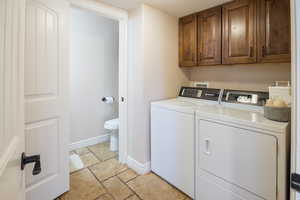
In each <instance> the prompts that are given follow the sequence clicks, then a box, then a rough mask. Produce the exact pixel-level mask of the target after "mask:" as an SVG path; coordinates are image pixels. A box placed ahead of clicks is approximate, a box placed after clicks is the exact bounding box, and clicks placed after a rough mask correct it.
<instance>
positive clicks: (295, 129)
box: [290, 0, 300, 200]
mask: <svg viewBox="0 0 300 200" xmlns="http://www.w3.org/2000/svg"><path fill="white" fill-rule="evenodd" d="M290 2H291V30H292V31H291V61H292V71H291V76H292V77H291V80H292V108H293V109H292V120H291V173H294V172H297V171H298V173H299V167H300V166H299V161H300V160H299V158H300V148H299V147H300V146H299V145H300V144H299V142H300V141H299V136H300V126H299V122H298V121H299V120H300V98H299V97H298V96H299V95H300V81H299V79H300V70H299V67H300V66H299V64H300V49H299V48H300V20H299V17H300V14H299V12H300V3H299V2H297V0H291V1H290ZM297 163H298V166H297ZM290 191H291V192H290V194H291V195H290V199H291V200H296V198H297V197H298V198H299V195H297V192H295V190H293V189H291V190H290Z"/></svg>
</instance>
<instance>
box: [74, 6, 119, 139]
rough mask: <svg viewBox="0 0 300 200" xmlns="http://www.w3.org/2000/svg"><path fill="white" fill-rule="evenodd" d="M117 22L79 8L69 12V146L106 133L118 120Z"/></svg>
mask: <svg viewBox="0 0 300 200" xmlns="http://www.w3.org/2000/svg"><path fill="white" fill-rule="evenodd" d="M118 38H119V33H118V22H117V21H113V20H110V19H107V18H104V17H101V16H98V15H97V14H95V13H93V12H88V11H85V10H82V9H79V8H72V11H71V42H70V44H71V52H70V54H71V55H70V57H71V60H70V62H71V76H70V77H71V78H70V79H71V91H70V92H71V94H70V96H71V98H70V100H71V133H70V135H71V136H70V138H71V143H74V142H78V141H81V140H85V139H88V138H92V137H96V136H100V135H101V134H105V133H107V131H106V130H105V129H104V128H103V125H104V122H105V121H106V120H109V119H112V118H115V117H117V116H118V113H117V108H118V105H117V103H115V104H113V105H107V104H104V103H102V101H101V99H102V97H103V96H114V97H116V99H118Z"/></svg>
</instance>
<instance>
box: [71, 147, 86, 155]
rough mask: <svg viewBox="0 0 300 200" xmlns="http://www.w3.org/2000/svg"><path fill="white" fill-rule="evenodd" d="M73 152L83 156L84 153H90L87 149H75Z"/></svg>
mask: <svg viewBox="0 0 300 200" xmlns="http://www.w3.org/2000/svg"><path fill="white" fill-rule="evenodd" d="M74 152H75V153H76V154H78V155H83V154H86V153H90V151H89V149H88V148H87V147H83V148H80V149H76V150H74Z"/></svg>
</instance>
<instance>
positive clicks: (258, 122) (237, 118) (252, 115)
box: [196, 105, 289, 133]
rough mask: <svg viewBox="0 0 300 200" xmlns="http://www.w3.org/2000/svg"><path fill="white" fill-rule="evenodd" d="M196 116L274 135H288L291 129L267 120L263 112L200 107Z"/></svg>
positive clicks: (213, 106)
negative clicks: (269, 132)
mask: <svg viewBox="0 0 300 200" xmlns="http://www.w3.org/2000/svg"><path fill="white" fill-rule="evenodd" d="M196 115H197V117H198V118H201V119H207V120H213V121H219V122H225V123H226V122H228V123H234V124H238V125H241V126H244V127H248V128H255V129H261V130H266V131H271V132H274V133H286V132H287V130H288V127H289V123H285V122H276V121H272V120H269V119H267V118H265V117H264V115H263V113H262V112H257V111H251V110H243V109H238V108H232V107H227V106H224V105H207V106H199V107H198V109H197V111H196Z"/></svg>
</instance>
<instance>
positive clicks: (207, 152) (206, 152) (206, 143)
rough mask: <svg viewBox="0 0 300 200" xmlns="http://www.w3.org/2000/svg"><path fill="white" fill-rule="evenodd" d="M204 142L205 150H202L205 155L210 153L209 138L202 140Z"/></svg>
mask: <svg viewBox="0 0 300 200" xmlns="http://www.w3.org/2000/svg"><path fill="white" fill-rule="evenodd" d="M204 143H205V145H204V146H205V151H204V153H205V154H206V155H210V139H205V140H204Z"/></svg>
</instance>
